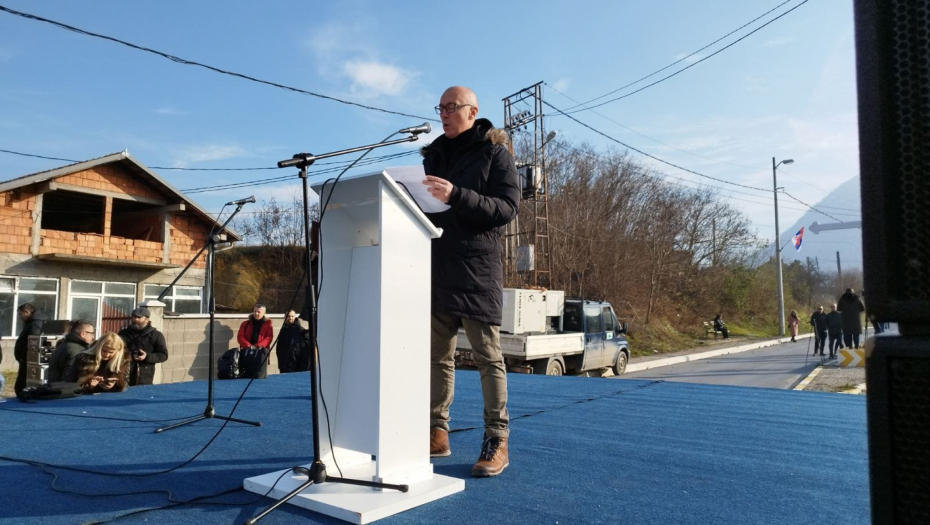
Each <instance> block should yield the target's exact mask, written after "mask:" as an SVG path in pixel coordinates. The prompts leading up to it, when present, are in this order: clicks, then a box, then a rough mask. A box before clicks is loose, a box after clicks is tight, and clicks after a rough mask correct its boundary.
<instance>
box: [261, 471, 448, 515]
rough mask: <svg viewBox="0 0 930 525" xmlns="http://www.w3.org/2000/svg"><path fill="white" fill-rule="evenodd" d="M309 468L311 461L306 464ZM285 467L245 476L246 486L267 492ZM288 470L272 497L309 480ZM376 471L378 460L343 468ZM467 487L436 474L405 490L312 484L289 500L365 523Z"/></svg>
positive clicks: (361, 474) (366, 476)
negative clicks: (379, 489) (253, 475)
mask: <svg viewBox="0 0 930 525" xmlns="http://www.w3.org/2000/svg"><path fill="white" fill-rule="evenodd" d="M306 467H307V468H309V467H310V465H306ZM283 472H285V471H284V470H279V471H277V472H270V473H268V474H263V475H261V476H255V477H253V478H246V479H245V480H244V481H243V487H244V488H245V490H248V491H249V492H254V493H256V494H265V493H266V492H268V489H270V488H271V486H272V485H274V483H275V481H276V480H277V479H278V477H279V476H281V474H282V473H283ZM288 472H289V473H288V474H285V475H284V477H283V478H281V481H278V484H277V485H276V486H275V488H274V490H273V491H271V493H270V494H268V497H269V498H281V497H284V495H286V494H287V493H289V492H291V491H292V490H294V489H296V488H297V487H298V486H299V485H301V484H302V483H304V482H306V481H307V477H306V476H302V475H300V474H295V473H293V472H290V469H288ZM374 473H375V462H374V461H371V462H370V463H367V464H363V465H359V466H356V467H352V468H348V469H343V474H344V477H346V478H351V479H360V480H371V479H373V476H374ZM463 490H465V480H462V479H458V478H451V477H449V476H440V475H438V474H433V475H432V477H431V478H430V479H428V480H425V481H420V482H417V483H411V484H410V490H409V491H408V492H406V493H404V492H398V491H395V490H385V491H378V490H374V489H370V488H367V487H357V486H353V485H345V484H342V483H323V484H321V485H311V486H310V487H308V488H307V489H306V490H304V491H303V492H302V493H300V494H299V495H297V496H295V497H294V498H293V499H291V500H290V501H289V502H288V503H290V504H291V505H297V506H298V507H303V508H305V509H309V510H312V511H314V512H319V513H320V514H326V515H327V516H332V517H334V518H337V519H340V520H343V521H348V522H350V523H356V524H358V525H362V524H365V523H371V522H373V521H376V520H380V519H381V518H386V517H388V516H393V515H394V514H397V513H399V512H403V511H405V510H409V509H412V508H414V507H419V506H420V505H423V504H426V503H429V502H431V501H436V500H438V499H440V498H444V497H446V496H450V495H452V494H455V493H456V492H461V491H463Z"/></svg>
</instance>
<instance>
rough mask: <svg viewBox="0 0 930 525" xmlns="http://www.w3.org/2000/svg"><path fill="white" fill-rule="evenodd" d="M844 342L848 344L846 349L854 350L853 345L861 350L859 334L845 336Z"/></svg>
mask: <svg viewBox="0 0 930 525" xmlns="http://www.w3.org/2000/svg"><path fill="white" fill-rule="evenodd" d="M843 342H844V343H846V348H852V347H853V344H855V347H856V348H859V334H843Z"/></svg>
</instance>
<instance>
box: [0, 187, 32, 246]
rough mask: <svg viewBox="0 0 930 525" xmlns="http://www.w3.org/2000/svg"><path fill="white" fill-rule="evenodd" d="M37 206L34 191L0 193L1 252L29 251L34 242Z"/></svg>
mask: <svg viewBox="0 0 930 525" xmlns="http://www.w3.org/2000/svg"><path fill="white" fill-rule="evenodd" d="M35 207H36V198H35V194H33V193H29V192H25V191H20V192H12V191H8V192H5V193H0V252H2V253H24V254H28V253H29V246H30V245H31V244H32V211H33V210H34V209H35Z"/></svg>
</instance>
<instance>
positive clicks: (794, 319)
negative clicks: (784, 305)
mask: <svg viewBox="0 0 930 525" xmlns="http://www.w3.org/2000/svg"><path fill="white" fill-rule="evenodd" d="M800 322H801V319H800V318H799V317H798V313H797V312H795V311H794V310H791V313H790V314H789V315H788V331H789V332H790V333H791V342H792V343H794V342H795V341H797V339H796V338H797V337H798V324H800Z"/></svg>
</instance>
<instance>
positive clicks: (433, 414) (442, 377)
mask: <svg viewBox="0 0 930 525" xmlns="http://www.w3.org/2000/svg"><path fill="white" fill-rule="evenodd" d="M459 325H461V326H463V327H464V328H465V335H466V337H468V342H469V343H470V344H471V348H472V351H471V355H472V360H474V362H475V364H476V365H477V366H478V371H479V373H480V374H481V393H482V394H483V395H484V433H485V436H487V437H503V438H506V437H508V435H509V434H510V429H509V428H508V424H509V421H510V416H509V415H508V414H507V370H506V368H505V367H504V356H503V354H502V353H501V342H500V327H498V326H492V325H490V324H488V323H482V322H480V321H472V320H470V319H459V318H458V317H453V316H450V315H445V314H438V313H434V314H433V315H432V320H431V330H430V346H431V350H432V357H431V360H430V427H431V428H432V427H438V428H441V429H443V430H445V431H446V432H448V431H449V407H450V406H451V405H452V397H453V394H454V392H455V340H456V336H457V335H458V329H459Z"/></svg>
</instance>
